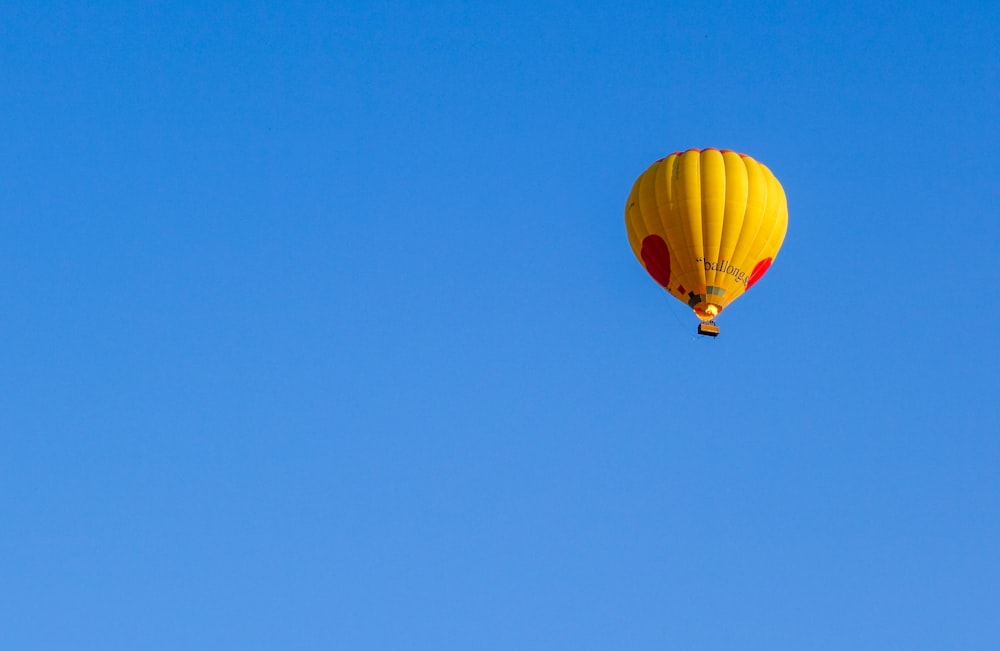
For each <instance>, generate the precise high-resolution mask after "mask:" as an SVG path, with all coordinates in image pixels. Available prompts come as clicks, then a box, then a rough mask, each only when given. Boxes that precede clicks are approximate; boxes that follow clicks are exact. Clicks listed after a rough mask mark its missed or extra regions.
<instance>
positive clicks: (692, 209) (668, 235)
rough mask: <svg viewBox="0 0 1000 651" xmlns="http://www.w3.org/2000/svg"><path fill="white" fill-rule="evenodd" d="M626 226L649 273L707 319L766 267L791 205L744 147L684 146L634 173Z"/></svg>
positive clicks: (782, 235) (777, 245)
mask: <svg viewBox="0 0 1000 651" xmlns="http://www.w3.org/2000/svg"><path fill="white" fill-rule="evenodd" d="M625 226H626V229H627V232H628V237H629V243H630V244H631V246H632V252H633V253H634V254H635V256H636V258H638V260H639V262H640V263H641V264H642V265H643V267H644V268H645V269H646V271H647V272H648V273H649V275H650V276H652V278H653V279H654V280H655V281H656V282H657V283H658V284H659V285H660V286H661V287H663V288H664V289H665V290H666V291H667V292H669V293H670V295H671V296H673V297H675V298H677V299H678V300H680V301H683V302H684V303H685V304H687V305H688V306H689V307H691V309H692V310H694V312H695V314H696V315H697V316H698V318H700V319H702V320H704V321H708V320H711V319H713V318H714V317H715V316H716V315H718V314H719V313H720V312H722V310H724V309H725V308H726V306H728V305H729V304H730V303H732V302H733V301H735V300H736V299H737V298H739V297H740V296H742V295H743V294H744V293H745V292H746V291H747V290H748V289H750V287H752V286H753V284H754V283H756V282H757V281H758V280H760V278H761V276H763V275H764V273H765V272H766V271H767V270H768V268H770V266H771V263H772V262H773V261H774V258H775V257H777V255H778V250H779V249H780V248H781V243H782V242H783V241H784V239H785V232H786V231H787V230H788V204H787V201H786V199H785V191H784V190H783V189H782V187H781V184H780V183H779V182H778V179H777V178H775V176H774V174H772V173H771V170H769V169H768V168H767V167H765V166H764V165H762V164H761V163H759V162H757V161H755V160H754V159H753V158H750V157H749V156H747V155H746V154H738V153H736V152H733V151H729V150H718V149H704V150H699V149H689V150H687V151H685V152H676V153H673V154H670V155H669V156H667V157H666V158H662V159H660V160H658V161H656V162H655V163H653V164H652V165H650V166H649V169H647V170H646V171H645V172H643V173H642V174H641V175H640V176H639V178H638V179H636V181H635V184H634V185H633V186H632V192H631V193H630V194H629V197H628V200H627V201H626V203H625Z"/></svg>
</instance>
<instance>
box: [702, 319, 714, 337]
mask: <svg viewBox="0 0 1000 651" xmlns="http://www.w3.org/2000/svg"><path fill="white" fill-rule="evenodd" d="M698 334H700V335H705V336H706V337H718V336H719V326H717V325H715V321H707V322H705V323H699V324H698Z"/></svg>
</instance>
